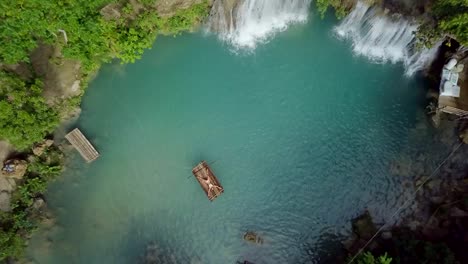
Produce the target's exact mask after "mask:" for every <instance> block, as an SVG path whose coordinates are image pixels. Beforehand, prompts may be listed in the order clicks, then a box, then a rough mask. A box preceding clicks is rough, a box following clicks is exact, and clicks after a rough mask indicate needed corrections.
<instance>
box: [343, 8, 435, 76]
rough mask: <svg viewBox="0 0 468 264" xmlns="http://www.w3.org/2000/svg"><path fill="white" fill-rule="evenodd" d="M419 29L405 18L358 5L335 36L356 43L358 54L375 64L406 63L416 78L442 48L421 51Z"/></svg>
mask: <svg viewBox="0 0 468 264" xmlns="http://www.w3.org/2000/svg"><path fill="white" fill-rule="evenodd" d="M417 28H418V26H417V25H416V24H414V23H411V22H410V21H408V20H406V19H404V18H403V17H396V16H393V17H390V16H387V15H385V14H383V13H382V11H381V10H379V9H378V8H374V7H370V6H368V5H366V4H364V3H362V2H360V1H358V2H357V4H356V7H355V8H354V10H353V11H352V12H351V13H350V14H349V15H348V16H347V17H346V18H345V19H344V20H343V21H342V23H341V24H340V25H339V26H337V27H336V28H335V32H336V33H337V34H338V36H339V37H341V38H344V39H350V40H351V41H352V43H353V50H354V52H355V53H356V54H358V55H364V56H366V57H369V58H370V59H371V60H373V61H375V62H381V63H385V62H392V63H396V62H403V64H404V66H405V69H406V72H405V73H406V75H413V74H414V73H415V72H417V71H420V70H422V69H424V68H425V67H427V66H428V64H429V63H431V62H432V60H433V58H434V57H435V56H436V54H437V51H438V47H439V46H436V47H434V48H432V49H422V50H417V49H416V47H415V36H414V32H415V31H416V30H417Z"/></svg>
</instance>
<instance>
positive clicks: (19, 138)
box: [0, 0, 209, 150]
mask: <svg viewBox="0 0 468 264" xmlns="http://www.w3.org/2000/svg"><path fill="white" fill-rule="evenodd" d="M110 3H118V4H116V5H115V8H117V9H118V8H120V10H119V11H120V14H121V16H120V18H116V19H110V20H109V19H108V20H105V19H104V18H103V16H102V15H101V13H100V10H101V9H102V8H103V7H104V6H106V5H107V4H110ZM141 3H142V4H143V5H142V6H143V8H138V10H136V9H137V8H135V6H134V5H133V4H132V3H131V2H127V3H126V4H124V3H122V2H121V1H119V2H117V0H95V1H88V0H66V1H55V0H21V1H17V0H6V1H1V3H0V20H1V21H2V23H0V43H1V45H0V62H6V63H9V64H14V63H18V62H20V61H28V60H29V53H30V52H31V51H32V50H33V49H34V48H35V47H36V46H37V42H38V41H43V42H45V43H50V44H54V45H58V46H60V50H61V52H62V54H63V56H64V57H65V58H69V59H75V60H79V61H80V62H81V63H82V70H83V75H84V76H87V75H88V74H89V73H91V72H94V71H96V70H97V69H98V68H99V66H100V65H101V64H102V63H106V62H109V61H110V60H111V59H112V58H118V59H120V60H121V61H122V63H128V62H134V61H135V60H137V59H139V58H140V57H141V56H142V54H143V52H144V50H145V49H148V48H151V46H152V44H153V42H154V40H155V38H156V35H157V33H158V32H163V33H178V32H180V31H182V30H187V29H190V28H191V27H193V25H195V24H197V23H199V22H200V21H201V20H202V19H203V18H204V17H205V16H206V15H208V12H209V4H208V2H207V1H206V0H205V1H203V2H202V3H200V4H195V5H193V6H192V7H190V8H188V9H183V10H179V11H177V12H176V14H175V15H174V16H172V17H169V18H161V17H159V16H158V15H157V13H156V11H155V10H154V9H153V8H154V7H152V4H154V1H152V0H143V1H141ZM59 30H64V31H65V32H66V33H67V38H68V41H67V42H66V43H65V39H64V35H63V34H62V33H60V32H59ZM83 83H84V82H83ZM42 86H43V85H42V83H41V81H40V80H38V79H37V80H35V81H34V82H32V83H30V82H25V81H23V80H21V79H19V78H17V77H15V76H12V75H9V74H6V73H5V72H0V139H1V138H4V139H7V140H9V141H10V142H11V143H12V144H13V145H15V146H16V147H17V148H18V149H20V150H22V149H25V148H27V147H29V146H30V145H31V144H33V143H34V142H37V141H40V140H41V139H42V138H43V137H44V136H45V135H46V134H48V133H50V132H51V131H52V130H53V129H54V128H55V127H56V125H57V124H58V111H57V110H62V109H63V108H61V107H63V106H59V107H56V108H57V109H55V110H54V109H51V108H50V107H48V106H47V105H46V104H45V102H44V100H43V99H42V97H41V89H42Z"/></svg>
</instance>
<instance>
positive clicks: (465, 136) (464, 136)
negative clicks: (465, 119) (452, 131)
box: [459, 129, 468, 144]
mask: <svg viewBox="0 0 468 264" xmlns="http://www.w3.org/2000/svg"><path fill="white" fill-rule="evenodd" d="M459 137H460V139H461V140H462V141H463V143H465V144H468V129H464V130H463V131H460V134H459Z"/></svg>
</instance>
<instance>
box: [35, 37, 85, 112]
mask: <svg viewBox="0 0 468 264" xmlns="http://www.w3.org/2000/svg"><path fill="white" fill-rule="evenodd" d="M30 60H31V65H32V67H33V69H34V72H35V73H36V74H37V76H38V77H41V78H42V79H43V80H44V88H43V90H42V95H43V96H44V97H45V99H46V102H47V104H49V105H51V106H53V105H55V104H57V103H60V101H61V100H63V99H67V98H71V97H74V96H77V95H79V94H80V93H81V91H80V89H77V87H76V85H77V83H78V84H79V82H77V81H79V80H80V79H81V63H80V62H79V61H78V60H72V59H64V58H63V56H62V54H61V50H60V47H59V46H55V47H54V46H51V45H47V44H43V43H40V44H39V45H38V47H37V48H36V49H35V50H34V51H33V52H32V53H31V59H30Z"/></svg>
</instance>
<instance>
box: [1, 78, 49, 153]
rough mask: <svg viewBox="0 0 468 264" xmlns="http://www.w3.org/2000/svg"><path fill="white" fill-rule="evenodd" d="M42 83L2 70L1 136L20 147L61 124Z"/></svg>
mask: <svg viewBox="0 0 468 264" xmlns="http://www.w3.org/2000/svg"><path fill="white" fill-rule="evenodd" d="M41 92H42V82H41V81H39V80H36V81H35V82H34V83H26V82H25V81H22V80H21V79H19V78H18V77H16V76H12V75H8V74H6V73H5V72H1V71H0V138H4V139H7V140H8V141H10V142H11V143H12V144H13V145H15V146H16V147H17V148H18V149H25V148H27V147H28V146H30V145H31V144H33V143H34V142H37V141H40V140H42V139H43V138H44V136H45V135H46V134H48V133H50V132H51V131H52V130H53V129H54V128H55V126H56V125H57V124H58V115H57V112H56V111H54V110H53V109H51V108H50V107H48V106H47V104H46V103H45V102H44V98H43V97H42V95H41Z"/></svg>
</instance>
